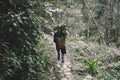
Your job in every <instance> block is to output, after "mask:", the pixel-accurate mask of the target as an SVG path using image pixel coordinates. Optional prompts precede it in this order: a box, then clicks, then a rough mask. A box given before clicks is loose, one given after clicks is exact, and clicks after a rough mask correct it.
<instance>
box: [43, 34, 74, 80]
mask: <svg viewBox="0 0 120 80" xmlns="http://www.w3.org/2000/svg"><path fill="white" fill-rule="evenodd" d="M44 37H45V38H46V39H48V40H49V42H50V43H51V44H53V36H51V35H47V34H44ZM53 47H54V44H53ZM54 48H55V47H54ZM55 53H56V52H55ZM57 66H58V67H59V68H60V73H61V80H76V79H75V78H74V75H73V74H72V72H71V67H72V64H71V55H70V54H69V53H68V52H67V54H66V55H65V62H64V63H62V62H61V61H57ZM52 80H53V79H52Z"/></svg>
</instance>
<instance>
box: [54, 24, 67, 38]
mask: <svg viewBox="0 0 120 80" xmlns="http://www.w3.org/2000/svg"><path fill="white" fill-rule="evenodd" d="M67 27H68V26H67V24H65V23H61V24H59V25H57V26H55V28H54V32H56V33H57V35H58V37H59V38H66V37H67V32H66V30H67Z"/></svg>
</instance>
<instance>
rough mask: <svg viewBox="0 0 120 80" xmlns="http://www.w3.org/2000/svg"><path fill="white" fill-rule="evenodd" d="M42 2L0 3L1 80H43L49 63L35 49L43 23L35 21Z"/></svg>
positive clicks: (14, 0)
mask: <svg viewBox="0 0 120 80" xmlns="http://www.w3.org/2000/svg"><path fill="white" fill-rule="evenodd" d="M41 1H42V0H2V1H0V80H45V75H46V74H45V70H46V69H47V67H48V66H47V64H48V60H47V56H44V55H43V51H44V50H43V47H44V46H43V47H42V46H41V47H39V46H38V45H42V44H41V40H40V37H41V31H40V26H41V22H42V20H40V19H38V18H37V17H36V15H37V16H38V13H39V10H36V9H38V8H40V9H41V7H42V2H41ZM36 11H37V12H36ZM42 11H43V9H42ZM43 12H44V11H43ZM36 13H37V14H36ZM39 14H40V13H39ZM43 45H44V44H43Z"/></svg>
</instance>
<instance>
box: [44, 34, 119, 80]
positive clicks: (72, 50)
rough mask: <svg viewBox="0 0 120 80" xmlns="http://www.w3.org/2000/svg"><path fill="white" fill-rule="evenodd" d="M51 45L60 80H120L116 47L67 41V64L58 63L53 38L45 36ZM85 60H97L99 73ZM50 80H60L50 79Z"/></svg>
mask: <svg viewBox="0 0 120 80" xmlns="http://www.w3.org/2000/svg"><path fill="white" fill-rule="evenodd" d="M44 36H45V38H46V39H48V41H49V42H50V44H51V46H52V47H51V49H54V50H53V54H54V60H56V65H57V67H58V68H59V72H60V75H58V76H60V80H119V79H120V71H119V70H120V68H119V67H120V55H119V53H120V51H119V50H118V49H117V48H115V47H107V46H106V45H98V44H97V43H92V42H86V41H80V40H75V39H74V40H72V39H69V38H68V39H67V42H66V48H67V54H66V55H65V62H64V63H62V62H61V61H57V59H56V57H57V54H56V51H55V44H54V43H53V36H52V35H46V34H44ZM85 60H89V61H90V63H92V61H94V60H97V63H96V64H97V65H96V66H95V68H96V69H97V73H93V72H92V71H91V69H90V66H89V65H86V64H85V62H84V61H85ZM50 80H59V79H54V78H50Z"/></svg>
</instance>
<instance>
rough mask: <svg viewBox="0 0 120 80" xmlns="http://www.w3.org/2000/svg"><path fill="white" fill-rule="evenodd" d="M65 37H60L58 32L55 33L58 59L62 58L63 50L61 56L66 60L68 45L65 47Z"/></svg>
mask: <svg viewBox="0 0 120 80" xmlns="http://www.w3.org/2000/svg"><path fill="white" fill-rule="evenodd" d="M65 42H66V40H65V38H63V37H61V38H60V37H59V34H58V32H55V33H54V43H55V45H56V51H57V54H58V56H57V59H58V60H60V52H61V58H62V62H64V55H65V54H66V47H65Z"/></svg>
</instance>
